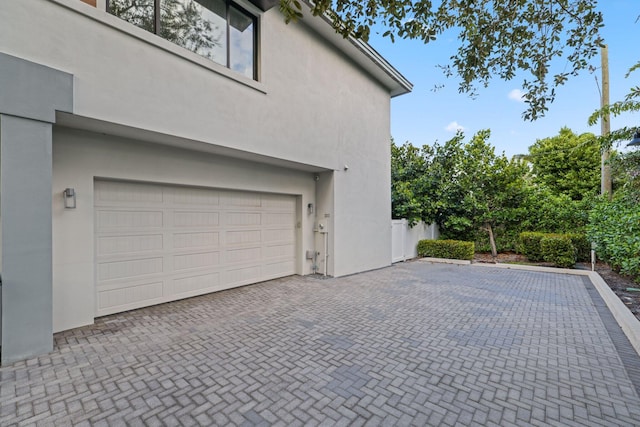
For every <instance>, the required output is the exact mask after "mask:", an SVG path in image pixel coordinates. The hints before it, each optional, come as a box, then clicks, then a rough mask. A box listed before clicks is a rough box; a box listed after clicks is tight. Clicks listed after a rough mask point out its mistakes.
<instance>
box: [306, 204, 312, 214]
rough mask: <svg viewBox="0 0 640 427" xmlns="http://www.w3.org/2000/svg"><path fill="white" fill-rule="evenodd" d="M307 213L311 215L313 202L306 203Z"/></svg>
mask: <svg viewBox="0 0 640 427" xmlns="http://www.w3.org/2000/svg"><path fill="white" fill-rule="evenodd" d="M307 213H308V214H309V215H311V214H312V213H313V203H309V204H308V205H307Z"/></svg>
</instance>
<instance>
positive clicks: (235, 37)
mask: <svg viewBox="0 0 640 427" xmlns="http://www.w3.org/2000/svg"><path fill="white" fill-rule="evenodd" d="M253 27H254V24H253V19H252V18H251V17H249V16H247V15H245V14H244V13H243V12H242V11H240V10H238V9H237V8H235V7H234V6H231V10H230V11H229V38H230V43H229V56H230V61H229V68H231V69H232V70H234V71H237V72H239V73H241V74H244V75H245V76H247V77H249V78H253V70H254V66H253V46H254V28H253Z"/></svg>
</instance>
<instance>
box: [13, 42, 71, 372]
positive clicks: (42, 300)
mask: <svg viewBox="0 0 640 427" xmlns="http://www.w3.org/2000/svg"><path fill="white" fill-rule="evenodd" d="M0 94H2V96H0V176H1V178H0V227H1V230H2V232H1V236H2V240H1V241H0V245H1V246H2V251H1V257H2V288H1V292H2V299H1V304H0V305H1V312H0V330H1V331H2V335H1V342H2V348H1V356H0V363H2V364H5V363H9V362H13V361H16V360H20V359H24V358H26V357H28V356H31V355H35V354H41V353H45V352H48V351H50V350H51V348H52V347H53V337H52V333H53V323H52V322H53V318H52V316H53V315H52V310H53V307H52V258H51V251H52V222H51V201H52V199H51V197H52V193H51V181H52V122H53V121H54V120H55V111H56V110H62V111H67V112H71V110H72V102H73V76H71V75H69V74H66V73H62V72H60V71H57V70H53V69H51V68H47V67H43V66H41V65H38V64H34V63H32V62H29V61H25V60H22V59H19V58H16V57H13V56H9V55H5V54H0Z"/></svg>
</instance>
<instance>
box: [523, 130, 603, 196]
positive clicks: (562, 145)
mask: <svg viewBox="0 0 640 427" xmlns="http://www.w3.org/2000/svg"><path fill="white" fill-rule="evenodd" d="M526 157H527V159H528V160H529V161H530V162H531V164H532V165H533V173H534V176H535V180H536V182H538V183H540V184H543V185H545V186H547V188H549V190H551V191H552V193H554V194H556V195H559V194H566V195H567V196H569V197H570V198H571V199H573V200H581V199H583V198H584V197H585V196H588V195H592V194H596V193H597V192H598V190H599V188H600V145H599V143H598V140H597V137H596V136H595V135H594V134H592V133H583V134H581V135H576V134H575V133H573V132H572V131H571V129H569V128H566V127H565V128H562V129H560V133H559V134H558V135H556V136H552V137H549V138H543V139H539V140H537V141H536V142H535V144H533V145H532V146H531V147H529V155H528V156H526Z"/></svg>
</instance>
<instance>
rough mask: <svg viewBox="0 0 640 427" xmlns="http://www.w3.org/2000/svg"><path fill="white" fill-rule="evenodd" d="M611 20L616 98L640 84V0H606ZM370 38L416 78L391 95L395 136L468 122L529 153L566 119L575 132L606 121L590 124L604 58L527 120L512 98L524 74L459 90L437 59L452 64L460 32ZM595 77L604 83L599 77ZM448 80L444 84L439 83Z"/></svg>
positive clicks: (433, 136)
mask: <svg viewBox="0 0 640 427" xmlns="http://www.w3.org/2000/svg"><path fill="white" fill-rule="evenodd" d="M599 3H600V5H599V9H600V10H601V11H602V13H603V15H604V20H605V27H604V28H603V29H602V32H601V34H602V36H603V37H604V39H605V42H606V43H607V45H608V46H609V68H610V71H609V76H610V82H611V83H610V92H611V102H614V101H616V100H620V99H622V98H623V97H624V95H625V94H626V93H628V91H629V88H631V87H632V86H635V85H637V84H638V83H637V82H638V80H639V76H640V70H638V71H636V72H635V73H633V74H632V75H631V76H630V77H629V78H627V79H625V78H624V76H625V74H626V72H627V71H628V69H629V68H630V67H631V66H632V65H634V64H635V63H636V62H638V61H639V60H640V48H639V47H640V23H636V19H637V17H638V15H640V0H600V1H599ZM369 43H370V44H371V45H372V46H373V47H374V48H375V49H376V50H377V51H378V52H379V53H380V54H382V55H383V56H384V57H385V58H386V59H387V60H389V62H391V64H392V65H393V66H394V67H396V68H397V69H398V70H399V71H400V72H401V73H402V74H403V75H404V76H405V77H407V78H408V79H409V80H410V81H411V82H412V83H413V85H414V88H413V92H412V93H410V94H408V95H403V96H399V97H396V98H394V99H393V100H392V101H391V135H392V136H393V137H394V139H395V141H396V143H403V142H405V141H410V142H411V143H412V144H413V145H417V146H422V145H424V144H432V143H433V142H434V141H436V140H438V141H440V142H444V141H446V140H448V139H450V138H451V137H452V136H453V135H454V134H455V129H456V128H460V127H461V128H463V130H464V132H465V135H466V136H467V137H469V136H471V135H472V134H474V133H475V132H477V131H479V130H481V129H491V143H492V144H493V145H494V146H495V147H496V151H497V152H498V153H500V152H502V151H504V152H505V153H506V154H507V155H508V156H509V157H510V156H512V155H514V154H520V153H526V152H527V151H528V147H529V146H530V145H532V144H533V143H535V141H536V140H537V139H540V138H546V137H550V136H554V135H557V134H558V131H559V130H560V128H562V127H563V126H567V127H569V128H570V129H572V130H573V131H574V132H576V133H583V132H593V133H595V134H599V133H600V126H599V125H595V126H591V127H590V126H588V124H587V118H588V117H589V115H590V114H591V113H593V111H594V110H596V109H597V108H598V107H599V105H600V94H599V90H598V84H601V72H600V57H599V56H597V57H595V58H593V60H592V64H593V65H594V66H596V67H598V70H597V71H596V72H595V73H593V74H591V73H589V72H588V71H585V72H583V73H582V74H581V75H580V76H578V77H573V78H571V79H570V80H569V82H568V83H567V84H565V85H564V86H561V87H560V88H559V89H557V90H556V100H555V101H554V103H553V104H551V105H549V111H548V112H547V114H546V116H545V117H543V118H540V119H538V120H536V121H535V122H528V121H524V120H523V119H522V112H523V111H524V110H525V108H526V105H525V104H524V103H522V102H521V101H519V100H517V99H513V98H517V96H515V97H510V94H517V92H512V91H517V90H518V89H520V85H521V83H522V81H521V80H520V81H518V80H512V81H508V82H503V81H500V80H494V81H492V83H491V84H490V86H489V87H488V88H486V89H485V88H479V90H478V94H479V96H478V97H477V98H475V99H471V98H469V97H468V96H467V95H463V94H459V93H458V81H457V80H456V79H455V78H446V77H445V76H444V74H443V73H442V71H441V70H440V69H438V68H437V67H436V66H437V65H438V64H446V63H448V59H449V57H450V56H451V55H453V54H454V53H455V49H456V48H457V46H458V42H457V40H456V39H455V36H453V35H451V36H449V37H447V35H446V34H445V35H444V36H442V37H440V38H439V39H438V40H436V41H435V42H433V43H429V44H427V45H424V44H422V43H421V42H418V41H408V40H396V42H395V43H391V42H390V41H389V39H387V38H382V37H380V36H378V35H375V34H373V35H372V36H371V37H370V40H369ZM596 77H597V79H598V83H596ZM442 84H444V85H445V87H444V88H442V89H439V90H438V91H435V92H434V91H433V90H432V89H433V88H434V87H435V86H436V85H442ZM638 125H640V114H635V115H632V114H627V115H624V116H620V117H617V118H612V120H611V128H612V129H615V128H618V127H622V126H638Z"/></svg>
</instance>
